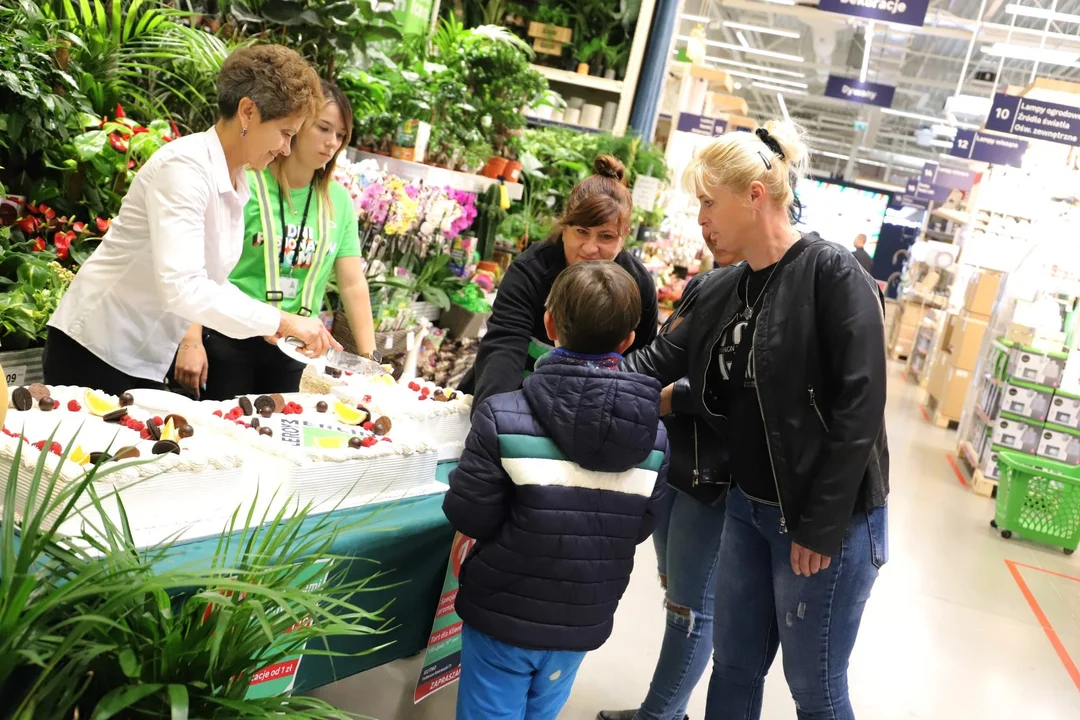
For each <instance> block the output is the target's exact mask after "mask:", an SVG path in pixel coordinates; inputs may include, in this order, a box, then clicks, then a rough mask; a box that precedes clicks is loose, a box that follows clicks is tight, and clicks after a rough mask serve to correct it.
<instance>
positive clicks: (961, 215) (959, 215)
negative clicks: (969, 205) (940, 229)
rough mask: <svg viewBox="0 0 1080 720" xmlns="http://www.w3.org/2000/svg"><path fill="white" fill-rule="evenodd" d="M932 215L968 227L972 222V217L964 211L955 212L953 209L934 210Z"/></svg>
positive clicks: (931, 212)
mask: <svg viewBox="0 0 1080 720" xmlns="http://www.w3.org/2000/svg"><path fill="white" fill-rule="evenodd" d="M930 214H931V215H937V216H939V217H943V218H945V219H946V220H950V221H952V222H954V223H957V224H958V225H967V224H968V223H970V222H971V215H969V214H968V213H966V212H964V211H963V210H955V209H952V208H934V209H933V210H931V211H930Z"/></svg>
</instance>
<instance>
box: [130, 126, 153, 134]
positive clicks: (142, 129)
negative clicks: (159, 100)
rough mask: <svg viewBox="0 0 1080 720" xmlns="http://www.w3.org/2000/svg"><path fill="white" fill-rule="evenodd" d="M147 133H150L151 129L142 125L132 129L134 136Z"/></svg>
mask: <svg viewBox="0 0 1080 720" xmlns="http://www.w3.org/2000/svg"><path fill="white" fill-rule="evenodd" d="M145 132H150V129H149V128H145V127H143V126H142V125H136V126H135V127H133V128H131V134H132V135H140V134H142V133H145Z"/></svg>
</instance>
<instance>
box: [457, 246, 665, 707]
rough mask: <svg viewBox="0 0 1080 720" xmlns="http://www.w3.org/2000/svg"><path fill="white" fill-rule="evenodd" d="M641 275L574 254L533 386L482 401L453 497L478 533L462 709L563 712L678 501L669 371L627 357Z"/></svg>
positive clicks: (469, 565) (465, 598) (470, 577)
mask: <svg viewBox="0 0 1080 720" xmlns="http://www.w3.org/2000/svg"><path fill="white" fill-rule="evenodd" d="M640 316H641V295H640V287H639V286H638V283H637V281H636V280H635V279H634V278H633V277H631V276H630V274H629V273H627V272H626V271H625V270H623V269H622V268H621V267H619V266H618V265H616V264H614V263H610V262H582V263H575V264H572V265H571V266H570V267H569V268H567V269H566V270H564V271H563V272H562V273H561V274H560V275H559V277H558V278H557V279H556V281H555V283H554V285H553V286H552V288H551V294H550V296H549V298H548V300H547V312H546V313H545V314H544V324H545V327H546V335H547V336H548V337H550V338H551V339H552V341H553V342H554V343H555V344H556V348H555V349H554V350H553V351H552V352H550V353H548V354H547V355H545V356H543V357H542V358H540V359H539V360H538V361H537V363H536V366H535V372H534V373H533V374H532V375H530V376H529V377H528V378H527V379H526V380H525V382H524V387H523V388H522V389H521V390H518V391H515V392H510V393H503V394H501V395H494V396H491V397H489V398H488V399H487V400H485V401H483V402H481V403H480V406H479V407H478V408H477V410H476V412H475V413H474V415H473V426H472V431H471V432H470V433H469V437H468V438H467V440H466V441H465V451H464V453H463V454H462V456H461V463H460V465H459V466H458V468H457V469H456V470H454V472H453V473H452V474H451V475H450V489H449V491H448V492H447V494H446V497H445V499H444V500H443V511H444V512H445V513H446V517H447V518H448V519H449V520H450V523H451V524H452V525H453V526H454V527H455V528H456V529H457V530H458V531H459V532H461V533H462V534H463V535H467V536H468V537H471V538H474V539H475V540H476V546H475V547H474V548H473V550H472V551H471V552H470V553H469V556H468V557H467V558H466V560H465V561H464V563H462V566H461V571H460V574H459V578H460V582H461V587H460V590H459V592H458V596H457V612H458V614H459V615H460V616H461V619H462V621H463V622H464V628H463V630H462V655H461V682H460V685H459V687H458V703H457V720H520V719H521V718H525V719H526V720H555V718H556V717H557V716H558V715H559V711H560V710H561V709H562V707H563V705H564V704H565V703H566V699H567V698H568V697H569V695H570V689H571V687H572V686H573V683H574V678H575V676H576V674H577V671H578V667H579V666H580V665H581V661H582V660H583V659H584V657H585V653H586V652H588V651H590V650H595V649H596V648H599V647H600V646H601V645H603V644H604V642H606V641H607V639H608V637H609V636H610V635H611V630H612V625H613V621H614V616H615V610H616V608H617V607H618V604H619V599H620V598H621V597H622V595H623V593H624V592H625V591H626V587H627V584H628V583H629V581H630V573H631V571H632V569H633V566H634V550H635V548H636V546H637V545H638V544H640V543H642V542H644V541H645V540H646V539H648V537H649V535H650V533H652V531H653V528H654V527H655V525H656V522H657V514H658V513H659V512H660V509H661V507H662V506H663V504H664V495H665V490H666V483H665V476H666V474H667V467H668V461H667V457H666V456H667V434H666V433H665V431H664V428H663V425H662V424H661V423H660V416H659V412H658V408H659V402H660V385H659V383H657V382H656V381H655V380H653V379H652V378H647V377H643V376H640V375H633V374H630V373H623V372H618V371H617V370H616V369H615V368H616V367H617V365H618V363H619V361H620V360H621V356H620V355H619V353H621V352H623V351H625V350H626V349H627V348H628V347H631V346H632V345H633V343H634V333H635V330H634V328H636V327H637V326H638V324H639V321H640Z"/></svg>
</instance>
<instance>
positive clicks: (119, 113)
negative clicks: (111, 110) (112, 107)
mask: <svg viewBox="0 0 1080 720" xmlns="http://www.w3.org/2000/svg"><path fill="white" fill-rule="evenodd" d="M125 117H127V114H126V113H125V112H124V106H123V105H121V104H120V103H116V119H117V120H119V119H121V118H125Z"/></svg>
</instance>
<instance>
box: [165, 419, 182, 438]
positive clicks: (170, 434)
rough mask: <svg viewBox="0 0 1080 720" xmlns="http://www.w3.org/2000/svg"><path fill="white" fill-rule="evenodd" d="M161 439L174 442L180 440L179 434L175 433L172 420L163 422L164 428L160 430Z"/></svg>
mask: <svg viewBox="0 0 1080 720" xmlns="http://www.w3.org/2000/svg"><path fill="white" fill-rule="evenodd" d="M161 439H162V440H172V441H173V442H176V441H177V440H179V439H180V433H178V432H177V431H176V426H175V425H173V421H172V418H169V419H168V420H166V421H165V427H163V428H161Z"/></svg>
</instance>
